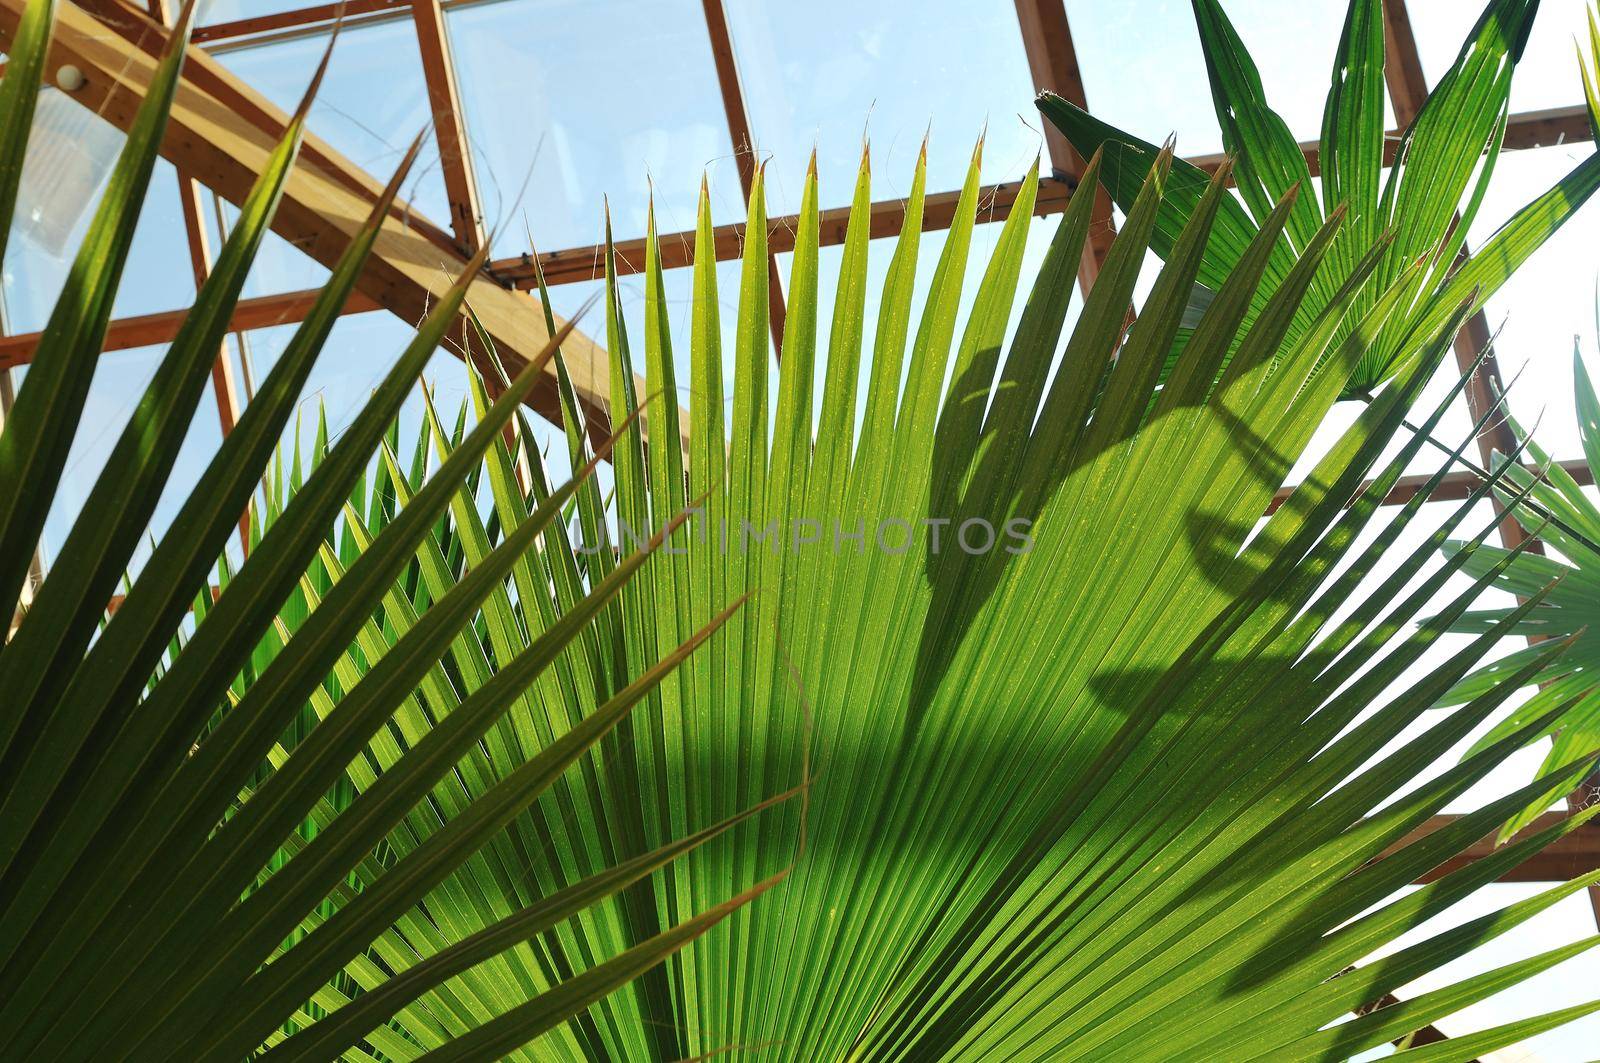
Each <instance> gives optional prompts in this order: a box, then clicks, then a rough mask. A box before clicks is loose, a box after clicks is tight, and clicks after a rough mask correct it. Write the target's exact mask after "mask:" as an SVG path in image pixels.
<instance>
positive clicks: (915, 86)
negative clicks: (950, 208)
mask: <svg viewBox="0 0 1600 1063" xmlns="http://www.w3.org/2000/svg"><path fill="white" fill-rule="evenodd" d="M727 10H728V20H729V23H730V26H731V31H732V35H733V42H734V51H735V55H736V57H737V59H738V64H739V75H740V78H741V80H742V82H743V85H744V90H745V97H746V100H747V105H748V107H749V110H750V124H751V127H752V129H753V134H754V136H755V140H756V144H757V146H758V147H759V148H760V150H761V152H762V154H763V155H764V156H770V157H771V159H772V161H773V167H772V168H771V169H770V170H769V171H768V174H769V181H770V186H771V188H772V192H773V195H772V209H773V211H774V213H791V212H793V211H795V210H797V209H798V208H799V201H800V193H801V190H802V187H803V185H802V182H801V176H802V175H803V174H804V173H805V165H806V159H807V157H808V156H809V155H810V153H811V149H812V148H813V147H814V146H815V147H816V148H817V165H818V168H819V171H818V177H819V185H820V196H821V202H822V203H823V205H824V206H843V205H846V204H848V203H849V202H850V196H851V192H852V191H853V189H854V187H855V177H856V166H857V163H858V162H859V160H860V154H859V150H860V144H861V138H862V136H863V135H866V136H869V137H870V139H871V142H872V156H873V167H874V177H875V179H876V181H875V183H876V184H877V185H878V186H880V187H881V189H882V191H880V192H878V193H877V196H878V198H884V197H885V196H886V195H904V194H905V192H906V191H908V190H909V188H910V184H911V174H912V169H913V167H914V166H915V163H916V158H917V148H918V146H919V145H920V144H921V142H922V138H923V134H924V133H925V132H929V133H930V137H929V147H928V152H929V154H928V190H929V191H930V192H939V191H946V190H949V189H955V188H959V187H961V181H962V178H963V177H964V176H965V174H966V170H967V165H968V162H969V161H970V159H971V156H972V148H973V145H974V144H975V143H976V142H977V138H978V136H979V134H980V133H982V132H983V131H984V129H985V127H986V126H987V130H988V135H987V140H986V143H985V147H984V165H983V179H984V181H986V182H996V181H1008V180H1015V179H1017V178H1020V177H1022V176H1023V174H1025V173H1026V172H1027V169H1028V167H1029V166H1030V165H1031V164H1032V163H1033V160H1034V159H1035V158H1036V157H1037V156H1038V154H1039V151H1040V137H1039V123H1040V121H1041V119H1040V118H1039V115H1038V113H1037V112H1036V111H1035V110H1034V108H1033V106H1032V100H1033V86H1034V79H1033V77H1032V75H1031V74H1030V73H1029V71H1028V60H1027V56H1026V55H1025V53H1024V51H1023V47H1022V34H1021V32H1020V30H1019V29H1018V26H1017V12H1016V6H1015V4H1013V3H1012V2H1011V0H934V2H931V3H930V2H927V0H922V2H916V0H890V2H883V3H875V4H860V3H851V2H849V0H820V2H815V3H810V4H793V3H783V2H774V0H730V2H729V3H728V4H727ZM930 123H931V126H930Z"/></svg>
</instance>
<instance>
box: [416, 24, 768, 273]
mask: <svg viewBox="0 0 1600 1063" xmlns="http://www.w3.org/2000/svg"><path fill="white" fill-rule="evenodd" d="M448 20H449V29H450V44H451V50H452V52H453V53H454V55H455V67H456V74H457V76H458V78H459V80H460V85H461V95H462V100H463V106H464V107H465V108H466V112H467V115H466V117H467V129H468V134H469V136H470V138H471V141H472V150H473V158H474V160H475V161H476V163H477V178H478V188H479V192H480V194H481V196H482V198H483V205H484V206H483V209H484V213H485V215H486V216H487V217H488V220H489V223H490V225H491V227H493V226H495V225H499V224H504V228H505V231H504V232H503V233H502V234H501V238H500V241H499V242H498V244H497V245H496V252H497V253H499V254H502V255H507V254H515V253H517V252H519V251H523V250H526V247H525V244H526V240H525V237H524V233H523V220H524V219H526V222H527V225H528V227H529V228H530V229H531V230H532V234H533V238H534V240H535V241H536V242H537V244H538V246H539V248H540V249H541V250H547V251H553V250H558V249H561V248H566V247H581V246H584V245H590V244H594V243H597V242H598V241H600V240H601V239H602V238H603V236H604V228H603V224H602V220H601V212H602V204H603V202H604V200H605V198H606V197H607V196H608V195H609V196H610V202H611V217H612V222H613V227H614V232H615V234H616V237H617V239H619V240H622V239H628V238H630V237H637V236H643V235H644V231H645V210H646V206H647V204H648V201H649V196H650V193H651V190H652V185H653V187H654V192H655V203H656V215H657V219H658V222H657V223H658V225H659V227H660V229H661V231H662V232H672V231H676V230H682V229H691V228H693V227H694V222H695V205H696V199H697V196H698V194H699V190H700V178H701V175H702V174H703V173H705V172H706V171H707V169H708V168H709V169H711V170H712V171H713V172H712V177H713V188H714V190H715V193H716V195H717V200H716V205H717V207H718V208H719V209H720V210H721V211H722V212H723V213H722V216H719V218H718V220H719V221H729V220H734V219H736V218H738V217H742V216H743V207H742V206H741V205H740V204H741V200H742V198H743V197H742V195H741V193H740V189H739V182H738V177H737V171H736V170H734V168H733V165H732V160H731V155H732V152H733V145H732V142H731V141H730V140H729V137H728V127H727V121H726V118H725V117H724V114H723V109H722V97H721V95H720V93H719V92H718V89H717V81H716V73H715V70H714V68H713V66H712V60H711V46H710V42H709V38H708V37H707V34H706V22H705V15H704V13H703V11H702V10H701V6H700V4H698V3H696V2H694V0H665V2H658V3H652V4H629V3H621V2H618V0H606V2H600V3H595V2H583V3H579V2H577V0H506V2H502V3H484V4H474V5H472V6H469V7H463V8H460V9H457V10H452V11H450V12H449V14H448Z"/></svg>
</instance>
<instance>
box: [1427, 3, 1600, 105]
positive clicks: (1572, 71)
mask: <svg viewBox="0 0 1600 1063" xmlns="http://www.w3.org/2000/svg"><path fill="white" fill-rule="evenodd" d="M1587 4H1588V0H1543V2H1542V3H1541V4H1540V5H1539V13H1538V14H1537V15H1536V16H1534V20H1533V32H1532V33H1531V34H1530V35H1529V37H1528V44H1527V47H1526V49H1525V50H1524V51H1523V55H1522V61H1521V62H1520V63H1518V64H1517V72H1516V75H1515V76H1514V77H1513V78H1512V81H1511V110H1512V111H1513V112H1516V111H1534V110H1542V109H1544V108H1546V107H1564V106H1569V105H1572V104H1576V103H1578V102H1580V101H1581V100H1582V99H1583V88H1582V84H1581V82H1580V81H1579V76H1578V56H1577V51H1576V49H1575V47H1574V39H1575V38H1576V37H1579V36H1582V38H1583V39H1584V40H1585V41H1587V39H1588V23H1587V21H1586V19H1587V16H1586V15H1585V14H1584V10H1585V7H1586V6H1587ZM1483 9H1484V3H1483V2H1482V0H1407V4H1406V11H1407V13H1408V14H1409V15H1410V16H1411V29H1412V32H1413V33H1415V34H1416V37H1417V53H1418V55H1419V56H1420V57H1421V59H1422V70H1423V73H1424V74H1426V75H1427V77H1428V83H1429V84H1430V85H1432V84H1435V83H1437V82H1438V80H1439V78H1441V77H1443V76H1444V74H1445V72H1446V71H1447V70H1449V69H1450V66H1451V64H1453V63H1454V62H1455V60H1456V56H1457V54H1458V53H1459V52H1460V51H1461V46H1462V44H1463V43H1464V42H1465V41H1466V39H1467V35H1468V34H1469V33H1471V32H1472V27H1473V25H1474V24H1475V23H1476V22H1477V20H1478V16H1479V15H1480V14H1481V13H1482V12H1483ZM1585 50H1587V44H1586V45H1585Z"/></svg>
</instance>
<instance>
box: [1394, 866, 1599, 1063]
mask: <svg viewBox="0 0 1600 1063" xmlns="http://www.w3.org/2000/svg"><path fill="white" fill-rule="evenodd" d="M1554 885H1555V884H1554V883H1548V884H1539V883H1527V882H1496V883H1493V884H1491V885H1489V886H1487V887H1485V888H1483V889H1481V890H1479V891H1478V892H1476V893H1474V894H1472V895H1471V896H1470V897H1467V898H1466V899H1465V900H1464V901H1462V902H1461V903H1460V904H1458V905H1456V906H1455V907H1452V908H1451V909H1450V910H1449V911H1446V912H1444V913H1442V914H1441V915H1438V916H1435V917H1434V918H1433V919H1430V920H1428V921H1427V922H1425V923H1423V924H1421V925H1420V926H1417V927H1415V928H1414V929H1412V930H1410V931H1408V932H1407V933H1406V934H1405V935H1403V936H1402V937H1401V938H1399V939H1398V940H1397V941H1395V942H1393V943H1391V944H1390V945H1389V946H1387V947H1385V948H1384V949H1383V950H1382V951H1381V952H1380V953H1379V955H1380V956H1387V955H1392V954H1393V953H1395V952H1398V951H1399V950H1400V949H1402V948H1405V947H1407V946H1409V945H1414V944H1416V943H1417V942H1419V941H1424V940H1426V939H1427V938H1429V937H1432V936H1434V935H1436V934H1440V933H1443V932H1444V931H1446V930H1448V929H1450V928H1452V927H1456V926H1460V925H1461V924H1463V923H1465V922H1467V921H1469V920H1471V919H1476V918H1478V917H1480V916H1484V915H1488V914H1490V913H1491V912H1496V911H1499V910H1500V909H1502V908H1505V907H1506V906H1507V905H1511V904H1515V903H1517V902H1518V901H1522V900H1526V899H1528V898H1530V897H1534V896H1537V895H1538V894H1540V893H1543V892H1544V891H1545V890H1547V889H1550V888H1551V887H1552V886H1554ZM1412 888H1414V887H1412ZM1594 928H1595V922H1594V912H1593V909H1592V908H1591V907H1590V902H1589V897H1588V894H1587V892H1585V891H1579V892H1578V893H1575V894H1573V895H1572V896H1570V897H1565V898H1563V899H1562V900H1560V901H1558V902H1556V903H1555V904H1553V905H1552V906H1551V907H1550V908H1549V909H1548V910H1546V911H1543V912H1540V913H1539V914H1538V915H1535V916H1533V917H1532V918H1530V919H1529V920H1527V921H1526V922H1524V923H1521V924H1519V925H1518V926H1517V927H1515V928H1514V929H1513V930H1511V931H1509V932H1508V933H1505V934H1502V935H1500V936H1499V937H1497V938H1495V939H1493V940H1492V941H1485V942H1482V943H1480V944H1478V945H1475V946H1474V947H1473V949H1472V951H1471V952H1469V953H1467V954H1466V955H1465V956H1462V957H1461V958H1460V959H1457V960H1455V961H1453V962H1451V963H1448V964H1446V965H1445V966H1443V967H1441V968H1439V969H1438V970H1436V971H1433V972H1431V973H1429V974H1427V975H1425V976H1424V977H1422V978H1420V979H1418V980H1417V981H1415V982H1413V983H1411V984H1410V985H1408V986H1405V987H1404V988H1402V989H1400V990H1397V991H1396V993H1395V995H1396V996H1398V997H1399V998H1400V999H1401V1000H1412V999H1415V998H1416V997H1418V996H1420V995H1421V994H1423V993H1426V992H1429V991H1431V990H1434V989H1442V988H1444V987H1445V986H1447V985H1451V984H1454V983H1456V982H1459V981H1461V980H1462V979H1464V978H1470V977H1472V976H1473V975H1476V974H1482V973H1484V972H1487V971H1491V970H1493V969H1495V968H1497V967H1501V966H1504V965H1506V964H1509V963H1515V962H1517V961H1518V960H1522V959H1526V958H1528V957H1531V956H1536V955H1538V954H1539V953H1542V952H1547V951H1549V950H1550V949H1555V948H1560V947H1561V946H1563V945H1570V944H1571V943H1572V942H1574V941H1577V940H1579V939H1581V938H1583V937H1586V936H1588V935H1590V934H1593V933H1594ZM1597 980H1600V953H1596V952H1594V951H1590V952H1585V953H1583V954H1581V955H1579V956H1577V957H1574V958H1573V959H1570V960H1568V961H1566V962H1565V963H1562V964H1559V965H1557V966H1555V967H1553V968H1551V969H1550V970H1548V971H1544V972H1542V973H1540V974H1538V975H1535V976H1534V977H1532V978H1530V979H1528V980H1527V981H1525V982H1520V983H1518V984H1517V985H1514V986H1511V987H1510V988H1508V989H1506V990H1504V991H1502V992H1500V993H1497V994H1495V995H1494V996H1492V997H1489V998H1488V999H1487V1000H1482V1001H1479V1002H1478V1003H1476V1004H1472V1005H1469V1006H1468V1007H1466V1008H1463V1009H1462V1010H1461V1011H1459V1012H1457V1013H1456V1014H1454V1015H1451V1016H1449V1017H1448V1018H1446V1019H1443V1020H1441V1021H1440V1022H1439V1023H1438V1026H1439V1029H1440V1031H1441V1032H1443V1033H1444V1034H1445V1035H1446V1036H1449V1037H1460V1036H1462V1035H1464V1034H1469V1033H1474V1032H1476V1031H1479V1030H1485V1029H1488V1028H1490V1027H1494V1026H1499V1025H1502V1024H1504V1023H1508V1022H1515V1021H1517V1020H1518V1019H1525V1018H1528V1017H1529V1016H1533V1015H1543V1014H1545V1013H1547V1012H1550V1011H1555V1010H1557V1009H1560V1008H1565V1007H1571V1006H1573V1005H1577V1004H1583V1003H1587V1002H1588V1001H1589V1000H1591V999H1593V996H1594V986H1595V984H1596V982H1597ZM1597 1040H1600V1016H1596V1015H1588V1016H1585V1017H1584V1018H1581V1019H1579V1020H1577V1021H1576V1022H1573V1023H1570V1024H1568V1025H1566V1026H1562V1027H1559V1028H1557V1029H1554V1030H1551V1031H1549V1032H1548V1033H1543V1034H1539V1035H1538V1036H1536V1037H1531V1038H1529V1039H1528V1040H1526V1041H1523V1042H1521V1043H1520V1044H1518V1045H1516V1046H1515V1047H1512V1048H1507V1049H1503V1050H1501V1051H1500V1052H1495V1053H1491V1057H1492V1058H1497V1059H1498V1058H1502V1057H1503V1058H1505V1059H1508V1060H1511V1059H1516V1060H1527V1061H1534V1060H1566V1059H1589V1058H1591V1057H1592V1056H1593V1055H1594V1046H1595V1043H1596V1041H1597Z"/></svg>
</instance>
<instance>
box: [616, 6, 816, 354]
mask: <svg viewBox="0 0 1600 1063" xmlns="http://www.w3.org/2000/svg"><path fill="white" fill-rule="evenodd" d="M701 5H702V6H703V7H704V8H705V13H706V33H707V34H708V36H709V37H710V41H711V60H712V63H713V64H714V65H715V67H716V71H717V88H718V89H719V90H720V91H721V93H722V111H723V115H724V117H725V118H726V119H727V122H728V136H729V138H730V139H731V141H732V142H733V157H734V161H735V163H736V165H737V166H738V169H739V184H740V186H741V187H742V188H743V189H744V198H745V200H746V201H748V200H749V199H750V191H751V189H752V188H754V187H755V179H756V167H757V166H759V165H760V163H759V162H758V161H757V159H756V142H755V135H754V134H753V133H752V132H751V130H750V112H749V109H748V108H747V107H746V106H745V101H744V86H743V85H742V84H741V83H740V81H739V64H738V62H737V60H735V58H734V55H733V33H732V31H731V30H730V29H729V27H728V12H727V10H726V9H724V8H723V6H722V0H701ZM641 247H642V241H641ZM718 258H721V256H720V255H719V256H718ZM640 260H641V261H642V260H643V259H642V254H641V256H640ZM786 315H787V310H786V308H785V304H784V299H783V280H782V278H781V277H780V276H779V273H778V251H777V249H776V248H770V247H769V249H768V254H767V326H768V328H769V329H771V331H772V351H773V354H774V356H775V357H778V358H782V357H783V324H784V318H785V316H786Z"/></svg>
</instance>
